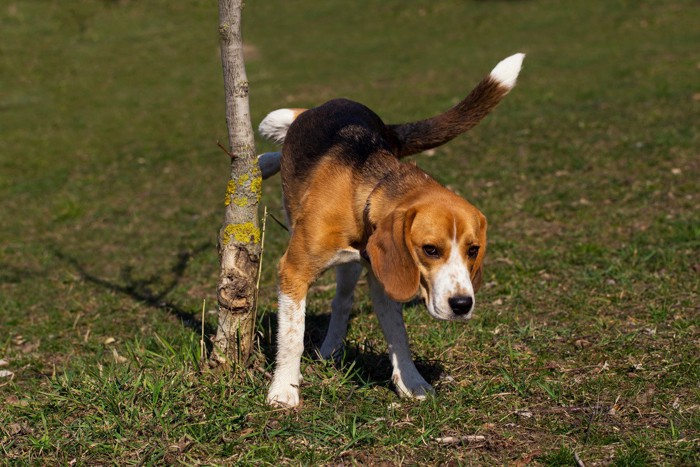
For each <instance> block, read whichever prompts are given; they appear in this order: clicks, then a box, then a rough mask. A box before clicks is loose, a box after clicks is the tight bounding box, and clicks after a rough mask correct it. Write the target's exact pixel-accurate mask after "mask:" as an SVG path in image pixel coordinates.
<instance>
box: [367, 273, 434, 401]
mask: <svg viewBox="0 0 700 467" xmlns="http://www.w3.org/2000/svg"><path fill="white" fill-rule="evenodd" d="M369 285H370V295H371V297H372V305H373V306H374V311H375V313H376V314H377V318H378V319H379V324H380V326H381V327H382V332H383V333H384V338H385V339H386V341H387V344H388V345H389V358H390V359H391V364H392V366H393V367H394V370H393V373H392V376H391V379H392V381H393V382H394V384H395V385H396V389H397V391H398V393H399V395H400V396H401V397H414V398H416V399H419V400H422V399H425V398H426V396H427V395H428V394H433V393H434V390H433V387H432V386H431V385H430V384H428V382H427V381H426V380H425V379H424V378H423V377H422V376H421V374H420V373H419V372H418V369H417V368H416V365H415V364H414V363H413V358H412V357H411V350H410V349H409V346H408V335H407V334H406V326H405V324H404V322H403V315H402V311H401V304H400V303H398V302H395V301H393V300H391V299H390V298H389V297H387V296H386V294H385V293H384V288H383V286H382V284H381V283H380V282H379V280H377V278H376V277H374V274H372V273H371V272H370V274H369Z"/></svg>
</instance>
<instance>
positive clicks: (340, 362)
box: [260, 303, 444, 391]
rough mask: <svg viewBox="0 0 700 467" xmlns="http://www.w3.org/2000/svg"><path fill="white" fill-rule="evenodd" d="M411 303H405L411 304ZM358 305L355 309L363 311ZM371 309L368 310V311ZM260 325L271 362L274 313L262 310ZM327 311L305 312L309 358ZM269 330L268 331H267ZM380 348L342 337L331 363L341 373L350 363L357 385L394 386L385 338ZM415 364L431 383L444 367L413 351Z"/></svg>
mask: <svg viewBox="0 0 700 467" xmlns="http://www.w3.org/2000/svg"><path fill="white" fill-rule="evenodd" d="M415 305H416V304H415V303H411V304H407V306H415ZM367 312H368V311H367V310H366V309H365V308H362V309H361V311H359V313H367ZM369 312H370V313H371V311H369ZM260 319H261V322H260V325H261V326H262V328H263V329H264V331H263V332H264V333H265V334H266V335H265V338H264V340H263V341H261V342H260V351H261V352H262V353H263V354H264V355H265V360H266V361H267V362H268V363H271V362H274V360H275V352H276V350H277V347H276V345H275V344H274V341H275V339H276V336H277V316H276V313H265V314H264V315H263V316H262V317H261V318H260ZM352 321H353V318H352V317H351V318H350V324H349V326H352ZM329 322H330V313H321V314H308V315H307V316H306V329H305V333H304V354H305V355H306V356H308V357H311V358H312V359H313V360H319V359H320V357H319V355H318V349H319V348H320V347H321V343H322V342H323V339H324V337H325V335H326V331H327V330H328V324H329ZM268 333H270V334H269V335H267V334H268ZM380 346H381V347H380V348H376V347H375V346H374V345H373V343H372V342H370V341H368V340H365V341H363V342H357V341H355V342H353V341H346V342H345V347H344V349H343V351H342V352H341V354H340V356H339V357H338V358H337V359H336V361H335V367H336V368H337V369H338V370H339V371H340V372H342V373H346V372H348V370H350V369H351V367H352V366H353V365H354V371H351V372H350V379H351V380H352V381H353V382H354V383H355V384H357V385H358V386H380V387H385V388H391V389H392V390H394V391H395V390H396V388H395V387H394V384H393V383H392V381H391V374H392V366H391V360H389V356H388V354H387V349H386V342H385V341H384V340H381V342H380ZM413 358H414V362H415V364H416V368H418V371H419V372H420V374H421V375H422V376H423V378H425V380H426V381H427V382H428V383H430V384H431V385H434V384H435V383H436V382H437V381H438V380H439V379H440V376H441V375H442V374H443V373H444V367H443V366H442V365H441V364H440V363H439V362H437V361H434V360H425V359H422V358H421V357H420V356H419V355H414V356H413Z"/></svg>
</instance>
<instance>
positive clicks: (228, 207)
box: [210, 0, 262, 367]
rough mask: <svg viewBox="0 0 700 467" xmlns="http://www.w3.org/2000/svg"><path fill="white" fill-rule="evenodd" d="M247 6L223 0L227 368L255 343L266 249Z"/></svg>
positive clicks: (221, 295) (221, 352)
mask: <svg viewBox="0 0 700 467" xmlns="http://www.w3.org/2000/svg"><path fill="white" fill-rule="evenodd" d="M242 9H243V5H242V0H219V36H220V44H221V62H222V64H223V71H224V89H225V91H226V124H227V126H228V136H229V147H230V148H231V179H230V180H229V182H228V187H227V189H226V196H225V199H224V204H225V215H224V223H223V226H222V228H221V230H220V232H219V257H220V261H221V274H220V277H219V285H218V288H217V298H218V303H219V325H218V329H217V332H216V337H215V339H214V349H213V352H212V355H211V358H210V363H211V364H212V365H214V366H218V365H224V366H225V367H229V366H231V365H235V366H244V365H246V363H247V361H248V358H249V356H250V353H251V350H252V347H253V334H254V329H255V305H256V303H255V302H256V299H257V293H256V287H257V277H258V266H259V263H260V252H261V244H260V242H261V239H260V227H259V222H258V202H259V200H260V194H261V188H262V187H261V184H262V178H261V175H260V169H259V167H258V164H257V160H256V152H255V140H254V138H253V128H252V125H251V122H250V110H249V106H248V79H247V77H246V72H245V64H244V62H243V40H242V38H241V13H242Z"/></svg>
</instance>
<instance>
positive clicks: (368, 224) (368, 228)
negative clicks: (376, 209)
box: [360, 190, 376, 263]
mask: <svg viewBox="0 0 700 467" xmlns="http://www.w3.org/2000/svg"><path fill="white" fill-rule="evenodd" d="M373 192H374V190H372V193H373ZM372 193H370V195H369V196H368V197H367V201H366V202H365V208H364V209H363V210H362V224H364V225H363V227H364V232H363V236H362V242H361V243H362V246H361V248H360V256H361V257H362V259H364V260H365V261H367V262H368V263H369V262H370V259H369V255H368V254H367V242H368V241H369V237H370V236H371V235H372V234H373V233H374V230H375V229H376V226H375V225H374V224H373V223H372V221H371V220H370V218H369V210H370V205H371V203H372V202H371V199H372Z"/></svg>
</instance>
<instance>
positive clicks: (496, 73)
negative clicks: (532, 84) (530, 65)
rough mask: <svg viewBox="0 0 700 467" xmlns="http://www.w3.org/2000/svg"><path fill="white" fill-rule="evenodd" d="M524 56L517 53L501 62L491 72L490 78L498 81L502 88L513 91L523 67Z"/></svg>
mask: <svg viewBox="0 0 700 467" xmlns="http://www.w3.org/2000/svg"><path fill="white" fill-rule="evenodd" d="M524 59H525V54H523V53H518V54H515V55H511V56H510V57H508V58H505V59H503V60H501V61H500V62H499V63H498V65H496V67H495V68H494V69H493V70H491V74H490V76H491V78H492V79H494V80H496V81H498V82H499V83H500V84H501V85H502V86H504V87H506V88H508V89H509V90H510V89H513V87H514V86H515V82H516V81H517V79H518V74H519V73H520V69H521V68H522V66H523V60H524Z"/></svg>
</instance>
